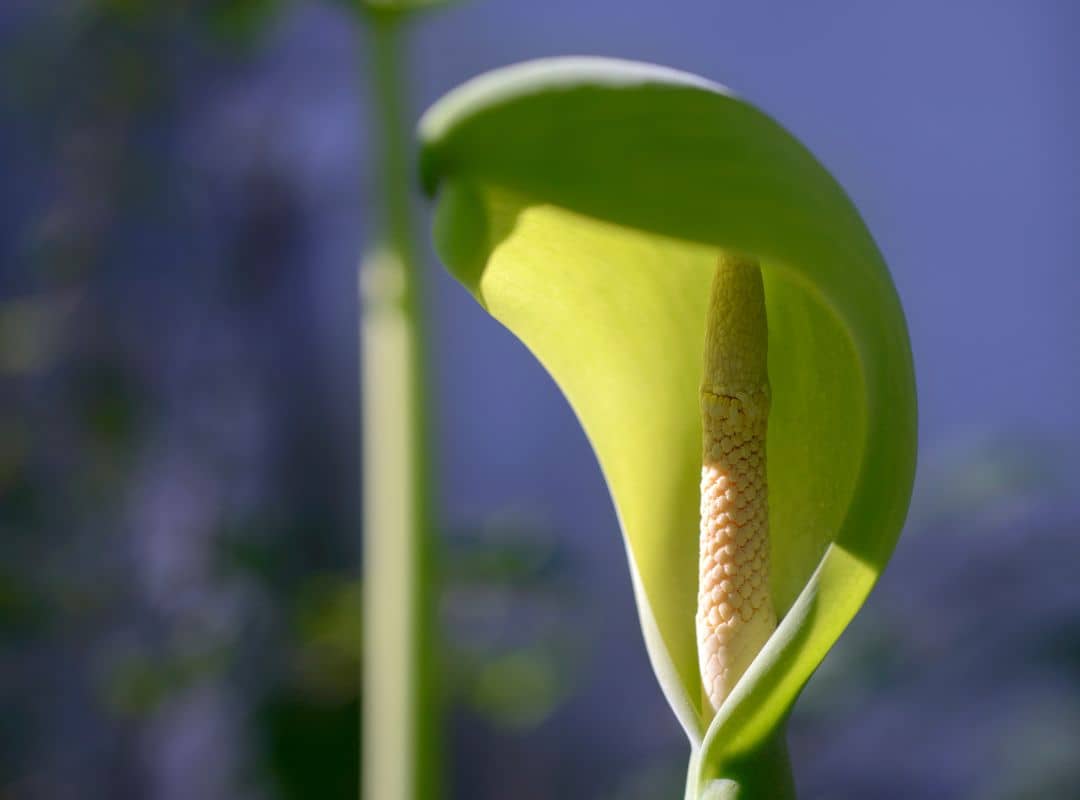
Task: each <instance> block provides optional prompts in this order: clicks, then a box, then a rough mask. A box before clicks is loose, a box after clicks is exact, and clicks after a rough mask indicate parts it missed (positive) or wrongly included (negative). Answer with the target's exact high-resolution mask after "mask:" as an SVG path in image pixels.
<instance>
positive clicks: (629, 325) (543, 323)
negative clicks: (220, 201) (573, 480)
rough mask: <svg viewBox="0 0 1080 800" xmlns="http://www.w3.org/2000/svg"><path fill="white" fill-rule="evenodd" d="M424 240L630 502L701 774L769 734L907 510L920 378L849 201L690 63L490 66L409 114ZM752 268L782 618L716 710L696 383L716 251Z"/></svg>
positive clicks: (797, 150) (647, 628)
mask: <svg viewBox="0 0 1080 800" xmlns="http://www.w3.org/2000/svg"><path fill="white" fill-rule="evenodd" d="M420 132H421V139H422V144H423V149H422V172H423V179H424V184H425V187H426V189H427V190H428V191H429V192H430V193H432V194H437V206H436V217H435V243H436V247H437V249H438V251H439V253H440V255H441V257H442V258H443V260H444V261H445V262H446V264H447V266H448V267H449V268H450V270H451V271H452V272H453V273H454V275H455V276H456V277H457V278H458V279H459V280H460V281H461V282H462V283H463V284H464V285H465V286H466V287H467V288H468V289H469V290H470V291H471V292H472V293H473V294H474V295H475V296H476V298H477V300H478V301H479V302H480V303H481V304H482V305H483V306H484V308H486V309H487V310H488V311H489V312H490V313H491V314H492V315H493V316H494V317H496V318H497V319H498V320H500V321H501V322H502V323H503V324H504V325H506V327H508V328H509V329H510V330H511V331H512V332H513V333H514V334H515V335H517V336H518V337H519V338H520V339H521V340H522V341H523V342H524V343H525V344H526V346H528V347H529V348H530V350H531V351H532V352H533V353H534V354H535V355H536V357H537V358H538V359H539V360H540V361H541V362H542V363H543V364H544V366H545V367H546V368H547V370H548V371H549V372H550V373H551V375H552V377H553V378H554V379H555V381H556V382H557V383H558V385H559V386H560V387H561V388H562V390H563V392H564V393H565V394H566V397H567V399H568V400H569V402H570V404H571V406H572V407H573V408H574V410H575V412H576V413H577V415H578V418H579V419H580V421H581V424H582V426H583V428H584V430H585V432H586V434H587V435H588V437H589V440H590V441H591V443H592V445H593V448H594V450H595V452H596V455H597V458H598V460H599V463H600V466H601V468H602V470H603V472H604V476H605V478H606V480H607V483H608V486H609V488H610V490H611V495H612V498H613V500H614V503H615V508H616V511H617V513H618V516H619V521H620V525H621V527H622V531H623V535H624V539H625V542H626V546H627V552H628V556H629V561H630V568H631V576H632V579H633V585H634V591H635V596H636V599H637V605H638V610H639V613H640V616H641V622H642V630H643V632H644V635H645V641H646V645H647V647H648V651H649V656H650V659H651V661H652V664H653V667H654V669H655V671H656V673H657V676H658V678H659V680H660V683H661V686H662V688H663V690H664V693H665V695H666V697H667V699H668V701H669V703H670V704H671V706H672V708H673V710H674V711H675V713H676V715H677V716H678V718H679V720H680V722H681V723H682V725H683V727H684V728H685V730H686V732H687V735H688V736H689V738H690V741H691V744H692V746H693V747H694V750H695V753H696V752H697V751H698V750H699V749H700V750H701V752H702V756H701V759H700V760H701V765H702V766H701V771H700V780H701V781H705V780H707V779H709V778H710V777H713V778H715V777H717V776H718V775H719V774H720V773H721V772H722V770H723V765H724V764H726V763H731V762H732V761H733V760H735V759H737V758H738V757H740V756H741V755H744V754H746V753H749V752H751V751H753V750H755V749H758V748H761V747H763V746H765V743H767V742H768V741H769V740H770V738H771V737H772V736H773V734H774V732H775V731H777V730H778V729H779V728H780V726H781V725H782V723H783V721H784V719H785V718H786V715H787V712H788V711H789V709H790V707H791V705H792V703H793V702H794V700H795V698H796V697H797V695H798V693H799V691H800V690H801V688H802V686H803V685H804V684H805V683H806V681H807V680H808V678H809V677H810V675H811V673H812V672H813V670H814V669H815V668H816V667H817V665H818V664H819V663H820V661H821V660H822V658H823V657H824V655H825V653H826V652H827V651H828V650H829V648H830V647H831V646H832V644H833V643H834V642H835V640H836V639H837V637H838V636H839V635H840V633H841V632H842V631H843V629H844V627H845V626H846V625H847V624H848V622H849V621H850V620H851V618H852V617H853V616H854V614H855V613H856V611H857V610H858V608H859V607H860V606H861V604H862V603H863V601H864V600H865V598H866V596H867V594H868V593H869V591H870V589H871V587H872V586H873V584H874V582H875V581H876V579H877V577H878V575H879V574H880V572H881V570H882V568H883V567H884V566H885V563H886V561H887V560H888V558H889V555H890V553H891V552H892V549H893V546H894V544H895V541H896V538H897V536H898V534H899V531H900V528H901V525H902V524H903V521H904V517H905V514H906V512H907V506H908V501H909V497H910V492H911V484H912V478H913V473H914V465H915V433H916V427H915V426H916V420H915V385H914V375H913V369H912V362H911V352H910V345H909V343H908V336H907V330H906V325H905V321H904V317H903V313H902V310H901V308H900V303H899V300H898V298H897V295H896V292H895V289H894V287H893V284H892V281H891V279H890V276H889V274H888V271H887V268H886V266H885V263H884V261H883V259H882V257H881V255H880V253H879V252H878V250H877V248H876V246H875V245H874V242H873V240H872V238H871V237H870V234H869V233H868V232H867V230H866V228H865V226H864V225H863V223H862V221H861V219H860V217H859V215H858V213H857V211H856V210H855V208H854V206H853V205H852V203H851V202H850V200H849V199H848V198H847V196H846V195H845V194H844V192H843V190H842V189H841V188H840V187H839V186H838V185H837V183H836V182H835V181H834V180H833V179H832V178H831V177H830V176H829V174H828V173H827V172H826V171H825V169H824V168H823V167H822V166H821V165H820V164H819V163H818V162H817V161H816V160H815V159H814V157H813V156H812V155H811V154H810V153H809V152H808V151H807V150H806V149H805V148H804V147H803V146H802V145H800V144H799V143H798V142H797V141H796V140H795V139H794V138H793V137H792V136H791V135H790V134H788V133H787V132H786V131H785V130H784V129H783V128H781V127H780V126H779V125H778V124H777V123H776V122H774V121H773V120H772V119H770V118H769V117H768V116H766V115H765V114H763V113H761V112H760V111H758V110H757V109H755V108H754V107H752V106H750V105H749V104H747V103H745V102H744V101H742V100H739V99H738V98H736V97H734V96H732V95H731V93H730V92H728V91H727V90H726V89H724V88H723V87H720V86H718V85H716V84H712V83H709V82H708V81H705V80H703V79H700V78H697V77H694V76H690V75H686V74H683V73H679V72H675V71H673V70H668V69H664V68H661V67H655V66H650V65H643V64H635V63H631V62H623V61H613V60H606V59H589V58H560V59H551V60H543V61H536V62H530V63H526V64H521V65H517V66H512V67H508V68H505V69H502V70H497V71H495V72H493V73H489V74H487V75H484V76H481V77H480V78H477V79H475V80H473V81H470V82H468V83H467V84H465V85H464V86H462V87H460V88H459V89H457V90H455V91H454V92H452V93H451V94H449V95H448V96H447V97H445V98H443V99H442V100H440V101H439V102H438V103H437V104H436V105H435V106H434V107H433V108H432V109H431V110H429V111H428V113H427V114H426V115H425V116H424V118H423V120H422V121H421V126H420ZM722 249H723V250H733V251H738V252H743V253H749V254H753V255H755V256H757V257H758V259H759V260H760V262H761V266H762V273H763V277H764V282H765V291H766V305H767V311H768V317H769V380H770V383H771V386H772V397H773V407H772V412H771V415H770V419H769V438H768V453H767V456H768V459H767V460H768V480H769V486H770V489H769V514H770V527H771V537H772V553H771V556H772V576H771V587H770V588H771V591H772V595H773V600H774V603H775V606H776V609H777V612H778V615H782V616H783V619H782V621H781V624H780V626H779V628H778V630H777V631H776V633H775V634H774V635H773V637H772V638H771V639H770V641H769V643H768V644H767V645H766V647H765V649H764V650H763V651H762V652H761V654H760V655H759V656H758V658H757V659H756V660H755V662H754V664H753V665H752V666H751V667H750V669H749V670H748V672H747V673H746V675H745V676H744V677H743V679H742V680H741V681H740V682H739V684H738V685H737V686H736V688H735V690H734V691H733V692H732V694H731V695H730V696H729V697H728V699H727V700H726V701H725V702H724V704H723V706H722V707H721V709H720V711H719V712H718V713H717V714H716V716H715V718H713V719H712V720H711V722H709V720H708V719H705V718H703V716H702V710H701V706H702V704H701V700H700V698H701V685H700V678H699V677H698V668H697V657H696V642H695V632H694V613H695V607H696V585H697V555H698V551H697V536H698V497H697V493H698V480H699V475H700V468H701V452H700V451H701V423H700V419H699V412H698V405H697V403H698V386H699V383H700V381H701V372H702V348H703V343H704V320H705V311H706V301H707V298H708V292H709V284H710V280H711V278H712V274H713V270H714V267H715V263H716V257H717V253H718V251H719V250H722Z"/></svg>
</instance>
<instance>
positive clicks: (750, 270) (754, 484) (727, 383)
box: [696, 255, 776, 717]
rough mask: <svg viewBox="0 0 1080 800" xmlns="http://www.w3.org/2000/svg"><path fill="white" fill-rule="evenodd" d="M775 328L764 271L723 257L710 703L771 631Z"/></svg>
mask: <svg viewBox="0 0 1080 800" xmlns="http://www.w3.org/2000/svg"><path fill="white" fill-rule="evenodd" d="M767 346H768V327H767V324H766V318H765V292H764V289H763V286H762V282H761V271H760V270H759V269H758V266H757V263H756V262H754V261H753V260H751V259H746V258H741V257H738V256H728V255H724V256H721V257H720V260H719V263H718V265H717V268H716V274H715V276H714V278H713V284H712V290H711V294H710V298H709V310H708V316H707V319H706V330H705V371H704V377H703V379H702V385H701V417H702V434H703V437H702V438H703V441H702V466H701V530H700V534H701V536H700V556H699V562H698V565H699V573H698V610H697V616H696V627H697V642H698V664H699V667H700V670H701V683H702V688H703V691H704V698H703V700H704V702H705V703H706V709H705V711H706V714H705V716H707V717H708V716H711V712H710V711H709V707H711V709H712V710H713V711H715V710H718V709H719V708H720V705H721V704H722V703H723V701H724V699H725V698H726V697H727V696H728V695H729V694H730V693H731V690H732V689H733V688H734V686H735V684H736V683H737V682H738V680H739V678H740V677H741V676H742V674H743V673H744V672H745V671H746V668H747V667H748V666H750V663H751V662H752V661H753V660H754V657H755V656H756V655H757V654H758V652H759V651H760V650H761V648H762V646H763V645H764V644H765V642H766V641H767V640H768V638H769V636H770V635H771V634H772V632H773V630H775V629H776V613H775V611H774V610H773V606H772V600H771V598H770V595H769V520H768V495H767V486H766V471H765V435H766V428H767V424H768V414H769V379H768V368H767V367H768V365H767Z"/></svg>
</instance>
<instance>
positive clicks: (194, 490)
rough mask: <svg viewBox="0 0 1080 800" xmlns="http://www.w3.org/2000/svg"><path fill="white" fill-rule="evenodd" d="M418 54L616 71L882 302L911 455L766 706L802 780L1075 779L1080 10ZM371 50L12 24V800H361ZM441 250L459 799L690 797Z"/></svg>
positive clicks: (836, 15)
mask: <svg viewBox="0 0 1080 800" xmlns="http://www.w3.org/2000/svg"><path fill="white" fill-rule="evenodd" d="M414 33H415V35H414V36H413V37H412V39H411V44H412V48H411V54H410V59H409V64H410V68H411V78H412V80H411V83H412V89H413V97H412V100H411V102H412V106H411V109H412V113H413V115H414V116H415V115H416V114H418V113H419V112H420V110H422V108H423V107H426V106H427V105H428V104H429V103H431V102H432V101H433V100H434V99H435V98H436V97H438V96H439V95H440V94H442V93H443V92H445V91H447V90H448V89H450V88H452V87H453V86H455V85H456V84H458V83H459V82H461V81H462V80H464V79H465V78H467V77H470V76H472V75H474V74H476V73H477V72H480V71H483V70H486V69H489V68H491V67H495V66H499V65H503V64H506V63H510V62H513V61H517V60H521V59H524V58H529V57H535V56H542V55H552V54H565V53H590V54H601V55H614V56H623V57H630V58H637V59H643V60H649V61H656V62H661V63H666V64H670V65H672V66H676V67H680V68H683V69H687V70H690V71H693V72H697V73H700V74H703V75H705V76H708V77H710V78H713V79H716V80H719V81H721V82H723V83H726V84H728V85H730V86H732V87H733V88H735V89H736V90H737V91H738V92H739V93H740V94H742V95H743V96H744V97H747V98H749V99H751V100H752V101H754V102H755V103H756V104H758V105H759V106H761V107H762V108H764V109H765V110H767V111H769V112H770V113H771V114H772V115H773V116H775V117H776V118H778V119H779V120H780V121H781V122H782V123H783V124H785V125H786V126H787V127H788V128H789V129H790V130H792V131H794V132H795V133H796V134H797V135H798V136H799V137H800V138H801V139H802V140H803V141H804V142H805V143H806V144H807V145H809V147H810V148H811V149H812V150H813V151H814V152H815V153H816V154H817V155H818V156H819V157H820V158H821V160H822V161H823V162H824V163H825V164H826V165H827V166H828V167H829V168H830V169H831V170H832V171H833V173H834V174H835V175H836V176H837V177H838V179H839V180H840V182H841V183H842V184H843V185H844V186H845V187H846V188H847V189H848V191H849V193H850V194H851V195H852V197H853V198H854V200H855V202H856V203H857V204H858V206H859V207H860V209H861V210H862V212H863V214H864V216H865V218H866V220H867V222H868V224H869V226H870V228H871V230H872V231H874V233H875V236H876V237H877V239H878V241H879V243H880V246H881V248H882V250H883V251H884V253H885V255H886V258H887V260H888V261H889V262H890V264H891V265H892V268H893V271H894V275H895V279H896V282H897V285H898V288H899V291H900V294H901V297H902V299H903V301H904V303H905V306H906V309H907V312H908V315H909V321H910V325H911V331H912V338H913V343H914V348H915V356H916V364H917V372H918V377H919V383H920V400H921V420H920V422H921V431H920V436H921V455H920V471H919V477H918V481H917V487H916V493H915V500H914V504H913V508H912V513H911V517H910V521H909V524H908V527H907V530H906V532H905V535H904V537H903V538H902V539H901V542H900V545H899V548H898V550H897V553H896V556H895V558H894V560H893V562H892V564H891V565H890V567H889V570H888V571H887V573H886V574H885V576H884V578H883V580H882V582H881V584H880V586H879V588H878V589H877V590H876V591H875V593H874V595H873V596H872V598H871V600H870V602H869V604H868V606H867V608H866V609H865V611H864V612H863V613H862V614H861V615H860V616H859V617H858V619H857V620H856V622H855V624H854V625H853V626H852V627H851V629H850V630H849V631H848V632H847V633H846V634H845V636H844V637H843V639H842V640H841V642H840V643H839V645H838V646H837V648H836V649H835V650H834V652H833V653H832V654H831V655H830V657H829V658H828V659H827V661H826V662H825V664H824V665H823V666H822V668H821V669H820V671H819V672H818V674H817V675H816V676H815V678H814V679H813V681H812V682H811V684H810V686H809V687H808V689H807V691H806V693H805V695H804V696H803V698H802V699H801V700H800V702H799V704H798V706H797V708H796V711H795V715H794V717H793V720H792V724H791V736H790V740H791V741H790V743H791V750H792V757H793V760H794V764H795V770H796V775H797V778H798V781H799V785H800V790H801V794H800V796H801V797H805V798H807V799H808V800H811V799H812V798H867V797H873V798H884V799H886V800H888V799H889V798H915V797H918V798H977V799H979V800H1019V799H1020V798H1074V797H1080V580H1077V570H1078V569H1080V536H1078V535H1077V534H1078V533H1080V477H1078V476H1080V457H1078V455H1077V445H1078V444H1080V417H1078V415H1077V413H1076V402H1077V401H1076V398H1077V396H1078V390H1080V355H1078V350H1080V312H1078V309H1080V271H1078V267H1080V264H1078V258H1080V224H1078V223H1080V147H1078V142H1080V5H1077V4H1076V3H1073V2H1071V0H1061V1H1060V2H1040V1H1038V0H1026V1H1024V2H1021V1H1020V0H1017V1H1016V2H1006V1H1004V0H1003V1H1002V2H998V3H985V2H975V1H974V0H973V1H972V2H954V3H938V2H931V1H930V0H918V1H913V2H908V3H873V4H871V3H859V2H856V1H855V0H849V1H848V2H841V1H840V0H833V1H830V2H820V3H814V4H795V3H781V2H758V3H753V4H750V3H733V2H721V1H720V0H702V1H701V2H687V3H681V4H678V5H677V6H676V5H675V4H670V3H644V2H642V3H629V2H626V0H597V1H595V2H590V3H582V2H579V1H578V0H547V1H546V2H543V3H537V2H527V0H469V2H466V3H462V4H460V5H454V6H452V7H449V8H446V9H444V10H441V11H438V12H435V13H432V14H429V15H425V16H424V18H422V19H420V20H418V24H417V25H416V26H415V29H414ZM366 47H367V42H366V40H365V37H364V35H363V31H362V30H361V29H360V28H359V27H358V26H357V25H356V24H355V21H354V20H353V18H352V17H351V16H350V15H349V14H347V13H346V12H345V11H344V10H343V8H342V7H340V6H337V5H334V4H332V3H330V2H321V3H320V2H314V1H313V2H301V0H292V1H291V2H290V0H221V2H214V3H198V2H194V1H193V0H188V1H187V2H185V0H155V1H154V2H150V0H3V3H2V5H0V542H2V551H0V553H2V560H0V637H2V641H0V798H4V800H9V799H12V800H13V799H15V798H18V800H24V799H25V800H36V799H37V798H63V799H66V798H88V799H90V800H96V798H120V799H121V800H123V799H124V798H154V799H155V800H157V799H159V798H160V799H161V800H174V799H175V800H186V799H187V798H207V799H213V798H252V800H255V799H256V798H259V799H261V798H266V799H267V800H271V799H273V798H280V799H281V800H286V799H288V798H300V797H305V798H307V797H318V798H354V797H356V795H357V771H358V763H357V761H358V756H357V753H358V746H359V742H358V738H359V732H358V727H357V714H358V702H359V698H358V693H359V688H358V677H357V676H358V671H359V657H360V647H361V645H360V641H361V631H360V625H359V619H360V584H359V576H360V564H359V561H360V531H359V523H358V519H359V512H360V500H359V498H358V489H357V487H358V485H359V481H360V465H359V464H358V462H357V457H356V452H357V444H358V440H359V426H358V423H357V409H358V404H359V402H360V399H359V397H358V392H357V388H356V387H357V383H358V377H357V363H358V358H359V355H358V349H357V343H356V330H357V318H356V289H355V285H356V284H355V280H356V277H355V266H356V263H357V260H358V257H359V254H360V252H361V249H362V248H363V246H364V244H365V241H367V240H366V238H365V237H366V236H370V235H371V232H372V230H371V224H370V219H369V216H370V215H369V213H368V207H369V204H368V201H367V198H368V197H369V196H370V193H371V191H372V189H373V185H372V184H373V182H374V179H375V178H374V176H375V167H376V165H374V164H373V163H372V156H371V153H372V144H373V143H372V141H371V134H370V128H371V125H370V124H369V119H370V113H369V111H368V110H367V109H368V108H369V105H368V98H367V96H366V94H365V91H366V82H365V81H364V74H363V71H364V68H365V63H366V61H365V59H366V55H367V53H366ZM429 265H430V270H429V272H430V281H429V288H430V312H431V317H432V325H433V333H434V336H433V347H434V361H435V369H436V376H435V377H436V391H435V397H434V399H433V403H434V406H435V409H436V413H437V423H438V440H437V442H436V443H435V445H436V446H435V447H434V449H433V453H434V456H435V458H436V459H437V464H436V465H437V474H438V477H439V478H440V484H441V485H440V491H439V501H440V506H439V507H440V514H439V526H440V537H441V543H442V544H441V546H442V558H441V570H442V576H441V577H442V580H443V581H444V586H445V590H444V591H443V594H442V598H441V612H440V613H441V615H442V619H443V625H444V629H445V635H446V652H445V661H446V664H447V670H446V676H445V686H444V688H445V691H446V693H447V699H448V703H449V706H450V714H449V719H448V720H447V734H448V740H449V743H450V753H449V757H448V762H449V768H450V777H449V781H450V786H451V787H452V796H453V797H456V798H470V800H471V799H472V798H476V799H477V800H486V799H487V798H502V797H511V796H512V797H516V798H522V799H523V800H530V799H531V798H551V797H568V798H597V799H598V800H639V799H640V800H645V798H663V797H669V798H674V797H680V796H681V791H682V783H683V779H684V774H685V757H686V746H685V742H684V738H683V734H682V733H681V731H680V730H679V729H678V727H677V725H676V722H675V720H674V718H673V716H672V715H671V713H670V712H669V710H668V708H667V706H666V705H665V703H664V701H663V699H662V697H661V695H660V692H659V690H658V688H657V686H656V683H655V679H654V678H653V676H652V673H651V671H650V669H649V666H648V664H647V662H646V659H645V654H644V649H643V647H642V642H641V634H640V630H639V628H638V624H637V620H636V617H635V614H634V610H633V605H632V599H631V592H630V585H629V579H628V573H627V570H626V567H625V563H624V559H625V556H624V551H623V547H622V544H621V542H620V539H619V535H618V530H617V527H616V523H615V518H614V514H613V512H612V509H611V507H610V503H609V500H608V496H607V491H606V489H605V487H604V484H603V482H602V480H601V478H600V475H599V472H598V469H597V467H596V464H595V461H594V459H593V457H592V455H591V452H590V450H589V448H588V445H587V443H586V442H585V440H584V437H583V435H582V433H581V431H580V430H579V428H578V426H577V424H576V422H575V421H574V419H573V417H572V415H571V413H570V412H569V410H568V408H567V407H566V405H565V403H564V401H563V400H562V399H561V397H560V396H559V394H558V392H557V391H556V389H555V388H554V386H553V385H552V383H551V382H550V380H549V379H548V378H547V377H546V375H545V374H544V373H543V371H542V370H541V369H540V368H539V367H538V366H537V365H536V364H535V363H534V362H533V361H532V359H531V358H530V357H529V356H528V354H527V353H526V352H525V351H524V349H523V348H522V347H521V346H520V345H518V344H517V343H516V342H515V341H514V340H513V339H512V338H511V337H510V336H509V335H508V334H507V333H506V332H505V331H503V330H502V329H501V328H499V327H498V326H497V325H496V324H495V323H493V322H492V321H491V320H490V319H488V318H487V317H486V316H485V315H484V314H483V313H482V312H481V311H480V309H479V308H478V307H476V306H475V304H474V303H473V301H472V300H471V299H470V298H469V297H468V296H467V295H466V294H465V293H464V292H463V291H462V290H461V289H460V288H459V287H458V286H457V285H456V284H454V283H453V282H452V281H451V280H450V279H448V278H447V277H446V276H445V275H443V274H442V272H441V271H440V269H439V267H438V265H437V264H436V262H435V260H434V258H433V257H429ZM526 418H527V419H529V420H530V423H529V424H528V425H524V424H522V420H523V419H526Z"/></svg>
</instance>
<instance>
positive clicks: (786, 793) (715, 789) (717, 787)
mask: <svg viewBox="0 0 1080 800" xmlns="http://www.w3.org/2000/svg"><path fill="white" fill-rule="evenodd" d="M688 773H689V774H688V775H687V786H686V800H759V799H761V800H764V799H765V798H767V799H768V800H795V779H794V776H793V775H792V773H791V759H790V758H789V756H788V751H787V742H786V741H785V738H784V726H781V728H780V730H778V731H777V732H776V733H774V734H773V736H772V737H771V738H770V739H767V740H766V741H764V742H762V743H761V744H760V745H759V746H758V747H757V748H755V749H754V750H752V751H750V752H748V753H744V754H742V755H740V756H738V757H737V758H734V759H732V760H731V761H729V762H727V763H725V764H723V765H722V766H721V767H720V768H719V769H715V768H712V767H710V765H708V764H705V763H703V762H702V760H701V756H700V754H698V753H694V754H692V755H691V759H690V768H689V770H688Z"/></svg>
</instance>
